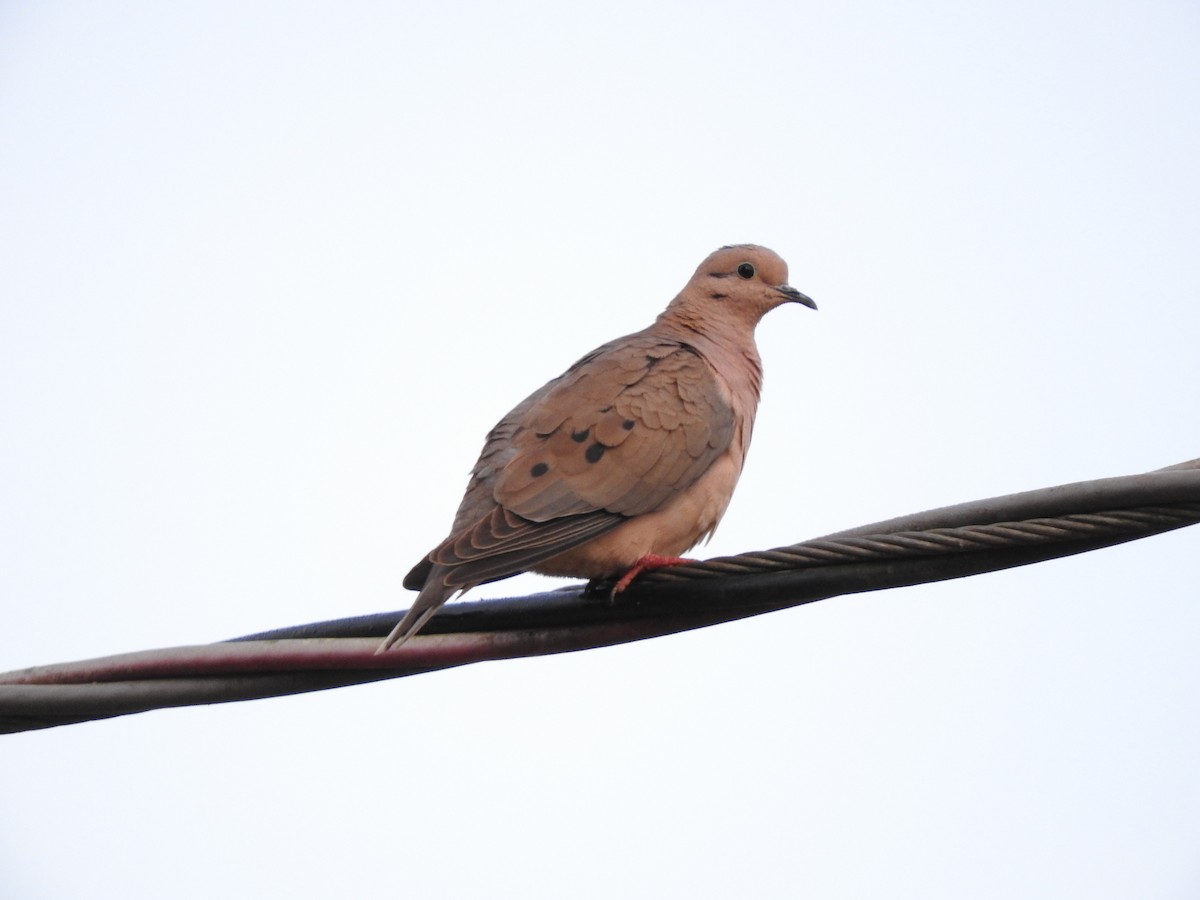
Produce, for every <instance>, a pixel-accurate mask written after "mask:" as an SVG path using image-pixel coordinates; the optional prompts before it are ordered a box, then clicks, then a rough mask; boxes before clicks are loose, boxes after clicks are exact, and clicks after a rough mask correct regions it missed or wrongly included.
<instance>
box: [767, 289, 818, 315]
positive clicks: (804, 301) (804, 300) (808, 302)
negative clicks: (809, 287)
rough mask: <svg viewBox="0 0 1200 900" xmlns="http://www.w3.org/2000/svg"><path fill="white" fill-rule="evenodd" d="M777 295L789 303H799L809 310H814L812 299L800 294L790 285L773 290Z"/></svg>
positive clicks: (814, 304) (814, 305)
mask: <svg viewBox="0 0 1200 900" xmlns="http://www.w3.org/2000/svg"><path fill="white" fill-rule="evenodd" d="M775 290H777V291H779V293H781V294H783V296H785V297H786V298H787V299H788V300H789V301H790V302H792V303H799V304H801V305H802V306H807V307H808V308H809V309H816V308H817V304H816V302H815V301H814V300H813V298H812V297H809V296H806V295H805V294H802V293H800V292H799V291H798V290H796V289H795V288H794V287H792V286H791V285H790V284H781V285H779V286H778V287H776V288H775Z"/></svg>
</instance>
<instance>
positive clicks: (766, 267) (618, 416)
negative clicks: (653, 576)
mask: <svg viewBox="0 0 1200 900" xmlns="http://www.w3.org/2000/svg"><path fill="white" fill-rule="evenodd" d="M784 303H799V304H802V305H804V306H807V307H809V308H811V309H816V308H817V305H816V303H814V302H813V301H812V300H811V299H810V298H809V297H806V296H805V295H804V294H802V293H800V292H799V291H798V290H796V289H795V288H793V287H792V286H791V285H789V284H788V269H787V263H785V262H784V261H783V260H782V259H781V258H780V257H779V256H778V255H777V254H776V253H774V252H773V251H771V250H768V249H767V248H765V247H759V246H757V245H754V244H736V245H732V246H727V247H722V248H721V249H720V250H717V251H716V252H715V253H713V254H711V255H710V256H709V257H708V258H707V259H705V260H704V262H702V263H701V264H700V267H699V268H698V269H696V273H695V274H694V275H693V276H692V277H691V279H690V280H689V281H688V283H687V284H686V285H685V286H684V288H683V290H682V291H680V293H679V295H678V296H676V297H675V299H674V300H672V301H671V302H670V304H669V305H668V306H667V308H666V309H665V310H664V311H663V312H662V313H661V314H660V315H659V316H658V318H657V319H656V320H655V321H654V324H652V325H651V326H650V327H649V328H646V329H644V330H642V331H639V332H636V333H635V334H630V335H626V336H625V337H621V338H617V339H616V340H614V341H610V342H609V343H607V344H604V345H603V346H601V347H598V348H596V349H595V350H593V351H592V352H591V353H588V354H587V355H586V356H584V357H583V358H582V359H580V360H579V361H578V362H576V363H575V364H574V365H572V366H571V367H570V368H569V369H567V371H566V372H564V373H563V374H562V375H560V376H558V377H557V378H555V379H553V380H552V381H550V382H548V383H547V384H545V385H544V386H543V387H541V388H539V389H538V390H536V391H534V392H533V393H532V394H530V395H529V396H528V397H527V398H525V400H523V401H522V402H521V403H519V404H518V405H517V406H516V407H515V408H514V409H513V410H512V411H511V412H510V413H509V414H508V415H506V416H505V417H504V418H503V419H501V420H500V421H499V423H497V425H496V427H495V428H493V429H492V430H491V432H490V433H489V434H488V436H487V439H486V441H485V442H484V445H483V452H482V453H481V454H480V455H479V460H478V462H476V463H475V467H474V469H472V471H471V476H470V480H469V482H468V484H467V490H466V494H465V495H464V496H463V499H462V503H461V504H460V505H459V508H458V512H457V514H456V515H455V517H454V523H453V525H452V526H451V528H450V534H449V536H448V537H447V538H446V539H445V540H444V541H442V543H440V544H438V546H436V547H435V548H434V549H433V550H431V551H430V552H429V553H428V554H427V555H426V556H425V558H424V559H422V560H421V561H420V562H419V563H417V565H416V566H415V567H414V568H413V569H412V571H411V572H409V573H408V575H407V576H406V577H405V579H404V587H406V588H408V589H410V590H416V591H419V593H418V594H417V597H416V600H415V601H414V602H413V604H412V606H411V608H410V609H409V610H408V612H407V613H405V615H404V616H403V618H401V620H400V622H399V623H398V624H397V625H396V627H395V628H394V629H393V630H392V632H391V634H389V635H388V636H387V638H385V639H384V641H383V642H382V643H381V644H380V646H379V648H378V650H377V651H376V652H379V653H382V652H384V651H386V650H388V649H389V648H390V647H393V646H398V645H400V644H402V643H403V642H404V641H406V640H408V639H409V638H410V637H412V636H413V635H414V634H416V633H417V632H418V631H419V630H420V629H421V628H422V627H423V626H424V625H425V623H426V622H427V621H428V620H429V618H430V617H431V616H432V615H433V614H434V613H435V612H437V610H438V609H439V608H441V606H442V604H444V603H445V602H446V601H447V600H449V599H450V598H451V597H453V596H454V595H456V594H459V593H462V592H464V591H467V590H470V589H471V588H473V587H476V586H478V585H480V584H484V583H485V582H491V581H496V580H499V579H501V578H507V577H509V576H511V575H516V574H518V573H520V572H526V571H533V572H539V573H542V574H545V575H557V576H569V577H578V578H588V579H604V578H618V579H619V580H618V581H617V583H616V587H615V589H614V590H615V591H620V590H622V589H623V588H624V587H626V586H627V585H628V584H629V583H630V582H631V581H632V580H633V579H634V578H635V577H636V576H637V575H638V574H640V573H641V572H644V571H646V570H649V569H654V568H659V567H662V566H667V565H673V564H677V563H680V562H684V561H685V560H682V559H680V558H679V555H680V554H682V553H685V552H687V550H689V549H690V548H692V547H693V546H695V545H696V544H697V543H699V542H700V541H702V540H704V539H706V538H708V537H711V535H712V533H713V531H714V530H715V529H716V527H717V524H718V523H719V522H720V521H721V517H722V516H723V515H724V513H725V508H726V507H727V506H728V505H729V500H730V498H731V497H732V496H733V489H734V486H735V485H736V484H737V480H738V476H739V475H740V474H741V471H742V464H743V462H745V459H746V451H747V449H748V448H749V446H750V435H751V432H752V431H753V429H754V416H755V412H756V411H757V408H758V399H759V393H760V391H761V388H762V362H761V360H760V358H759V355H758V348H757V347H756V345H755V343H754V329H755V326H756V325H757V324H758V322H759V320H760V319H762V317H763V316H764V315H765V314H766V313H768V312H770V311H771V310H772V309H774V308H775V307H777V306H780V305H782V304H784Z"/></svg>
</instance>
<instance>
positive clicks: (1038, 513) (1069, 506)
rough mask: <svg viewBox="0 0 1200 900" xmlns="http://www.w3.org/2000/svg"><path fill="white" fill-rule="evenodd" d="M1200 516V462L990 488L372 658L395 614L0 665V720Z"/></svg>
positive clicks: (226, 690) (562, 596)
mask: <svg viewBox="0 0 1200 900" xmlns="http://www.w3.org/2000/svg"><path fill="white" fill-rule="evenodd" d="M1197 522H1200V460H1192V461H1190V462H1187V463H1181V464H1179V465H1177V466H1172V467H1170V468H1168V469H1163V470H1159V471H1157V472H1150V473H1146V474H1142V475H1132V476H1125V477H1121V478H1108V479H1101V480H1098V481H1087V482H1079V483H1077V484H1070V485H1061V486H1058V487H1052V488H1044V489H1042V490H1037V491H1027V492H1023V493H1020V494H1012V495H1009V496H1006V497H997V498H991V499H988V500H981V501H975V502H973V503H965V504H960V505H957V506H951V507H945V508H943V509H938V510H932V511H929V512H922V513H917V514H914V515H910V516H905V517H902V518H899V519H892V520H889V521H887V522H880V523H875V524H873V525H867V526H863V527H861V528H856V529H851V530H849V531H843V532H839V533H837V534H833V535H827V536H826V537H823V538H818V539H816V540H812V541H805V542H803V543H799V544H793V545H791V546H787V547H780V548H776V549H774V550H767V551H760V552H755V553H746V554H742V555H739V556H733V557H722V558H718V559H712V560H707V561H705V562H700V563H693V564H688V565H683V566H677V567H672V568H670V569H665V570H659V571H656V572H652V573H649V574H647V575H645V576H643V577H642V578H639V579H638V580H637V581H635V582H634V583H633V584H632V585H631V586H630V587H629V588H628V589H627V590H626V591H625V592H624V593H622V594H621V595H619V597H618V598H617V600H616V601H612V600H610V599H608V598H607V596H606V595H605V594H604V593H603V592H591V593H589V592H587V591H585V590H584V589H583V588H582V587H578V586H576V587H570V588H564V589H562V590H558V591H550V592H547V593H541V594H534V595H530V596H526V597H518V598H509V599H504V600H488V601H482V602H476V603H461V604H453V605H451V606H448V607H445V608H444V609H443V610H442V611H441V612H440V613H439V614H438V615H437V616H435V617H434V618H433V619H431V620H430V622H429V624H428V625H427V626H426V628H425V630H424V631H422V632H421V633H420V634H419V635H417V637H416V638H414V639H412V640H410V641H409V642H408V643H406V644H405V645H404V646H403V647H401V648H399V649H397V650H395V651H392V652H388V653H385V654H380V655H375V652H374V651H375V648H376V647H377V645H378V640H379V638H380V637H382V636H383V635H384V634H386V633H387V632H388V631H389V630H390V629H391V627H392V626H393V625H394V624H395V622H396V621H397V619H398V617H399V616H400V615H401V613H400V612H389V613H381V614H376V615H369V616H360V617H356V618H351V619H340V620H336V621H332V622H318V623H312V624H308V625H299V626H291V627H288V628H281V629H277V630H275V631H270V632H263V633H259V634H254V635H248V636H246V637H242V638H235V639H233V640H230V641H223V642H220V643H217V644H206V645H201V646H195V647H175V648H167V649H163V650H150V651H143V652H139V653H129V654H122V655H119V656H111V657H105V658H103V659H97V660H88V661H82V662H74V663H61V664H56V665H48V666H38V667H35V668H32V669H24V670H20V671H16V672H9V673H7V674H3V675H0V733H5V732H17V731H26V730H31V729H38V728H49V727H53V726H56V725H65V724H71V723H76V722H84V721H90V720H94V719H102V718H109V717H112V716H120V715H127V714H130V713H134V712H144V711H147V710H151V709H160V708H165V707H175V706H189V705H195V704H202V703H222V702H231V701H237V700H249V699H258V698H264V697H273V696H283V695H287V694H295V693H302V692H306V691H314V690H324V689H327V688H332V687H342V686H346V685H351V684H362V683H366V682H370V681H378V680H381V679H386V678H397V677H402V676H406V675H415V674H418V673H420V672H429V671H434V670H437V669H444V668H449V667H452V666H459V665H466V664H469V663H473V662H482V661H485V660H495V659H510V658H515V657H522V656H539V655H545V654H551V653H563V652H569V651H573V650H583V649H590V648H595V647H603V646H610V645H613V644H619V643H625V642H628V641H635V640H644V639H646V638H651V637H658V636H661V635H666V634H672V633H676V632H679V631H686V630H690V629H694V628H701V627H704V626H707V625H713V624H717V623H720V622H727V621H732V620H735V619H740V618H745V617H747V616H753V615H759V614H762V613H765V612H770V611H773V610H778V609H785V608H788V607H792V606H798V605H801V604H804V603H811V602H814V601H816V600H822V599H827V598H829V597H834V596H839V595H843V594H851V593H860V592H863V591H873V590H881V589H884V588H891V587H900V586H904V585H912V584H919V583H923V582H932V581H941V580H946V579H950V578H961V577H964V576H967V575H975V574H980V573H983V572H991V571H996V570H999V569H1005V568H1010V567H1013V566H1020V565H1028V564H1030V563H1034V562H1040V561H1043V560H1046V559H1052V558H1056V557H1061V556H1069V555H1072V554H1076V553H1082V552H1085V551H1089V550H1095V549H1100V548H1102V547H1107V546H1112V545H1114V544H1118V543H1122V542H1125V541H1130V540H1135V539H1138V538H1142V537H1147V536H1150V535H1152V534H1160V533H1162V532H1165V531H1170V530H1173V529H1176V528H1181V527H1184V526H1187V525H1192V524H1195V523H1197Z"/></svg>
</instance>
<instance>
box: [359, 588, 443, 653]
mask: <svg viewBox="0 0 1200 900" xmlns="http://www.w3.org/2000/svg"><path fill="white" fill-rule="evenodd" d="M459 590H460V588H456V587H450V586H448V585H446V584H443V583H442V580H441V579H440V578H428V579H426V581H425V586H424V587H423V588H421V593H419V594H417V599H416V600H414V601H413V605H412V606H411V607H409V610H408V612H406V613H405V614H404V616H403V618H401V619H400V621H399V622H397V623H396V627H395V628H393V629H392V632H391V634H389V635H388V636H387V637H385V638H384V639H383V642H382V643H380V645H379V647H378V648H377V649H376V650H375V652H376V653H377V654H378V653H385V652H386V651H387V650H389V649H390V648H392V647H399V646H400V645H401V644H403V643H404V642H405V641H407V640H408V639H409V638H410V637H412V636H413V635H414V634H416V633H417V632H418V631H420V630H421V629H422V628H423V627H424V626H425V623H426V622H428V621H429V619H430V617H431V616H432V615H433V614H434V613H436V612H437V611H438V610H439V609H441V608H442V604H444V603H445V602H446V601H447V600H449V599H450V598H451V597H452V596H453V595H454V594H455V593H457V592H458V591H459Z"/></svg>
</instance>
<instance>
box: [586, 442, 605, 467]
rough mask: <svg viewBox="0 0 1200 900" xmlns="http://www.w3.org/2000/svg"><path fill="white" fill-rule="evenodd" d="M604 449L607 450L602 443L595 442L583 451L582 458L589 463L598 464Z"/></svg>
mask: <svg viewBox="0 0 1200 900" xmlns="http://www.w3.org/2000/svg"><path fill="white" fill-rule="evenodd" d="M606 449H607V448H606V447H605V446H604V445H603V444H602V443H600V442H599V441H596V443H594V444H592V445H591V446H590V447H588V448H587V450H585V451H584V454H583V458H584V459H586V460H587V461H588V462H590V463H594V462H600V457H602V456H603V455H604V451H605V450H606Z"/></svg>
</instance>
